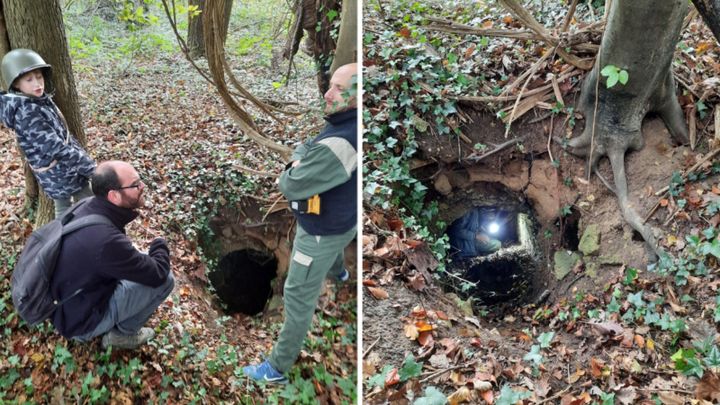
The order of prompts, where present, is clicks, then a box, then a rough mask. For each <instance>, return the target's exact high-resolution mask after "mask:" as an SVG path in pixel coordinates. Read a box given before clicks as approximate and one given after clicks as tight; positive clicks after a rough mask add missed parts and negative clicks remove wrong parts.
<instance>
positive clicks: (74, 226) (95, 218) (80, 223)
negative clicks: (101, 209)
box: [62, 214, 115, 236]
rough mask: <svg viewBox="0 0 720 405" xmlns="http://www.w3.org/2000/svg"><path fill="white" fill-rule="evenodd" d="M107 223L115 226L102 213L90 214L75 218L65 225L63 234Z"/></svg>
mask: <svg viewBox="0 0 720 405" xmlns="http://www.w3.org/2000/svg"><path fill="white" fill-rule="evenodd" d="M99 224H107V225H110V226H115V224H113V223H112V222H111V221H110V219H109V218H108V217H106V216H105V215H100V214H90V215H85V216H84V217H80V218H74V219H73V220H72V221H70V223H68V224H65V225H63V231H62V234H63V236H65V235H67V234H70V233H72V232H75V231H77V230H78V229H81V228H85V227H87V226H90V225H99Z"/></svg>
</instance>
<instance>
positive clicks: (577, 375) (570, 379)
mask: <svg viewBox="0 0 720 405" xmlns="http://www.w3.org/2000/svg"><path fill="white" fill-rule="evenodd" d="M584 375H585V371H584V370H580V369H578V370H575V373H573V375H571V376H570V377H568V379H567V382H568V384H575V383H576V382H577V381H578V380H579V379H580V377H582V376H584Z"/></svg>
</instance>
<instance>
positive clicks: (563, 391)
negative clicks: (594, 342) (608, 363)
mask: <svg viewBox="0 0 720 405" xmlns="http://www.w3.org/2000/svg"><path fill="white" fill-rule="evenodd" d="M575 3H577V0H575ZM571 387H572V385H568V386H567V387H565V389H564V390H562V391H560V392H558V393H557V394H555V395H553V396H551V397H550V398H545V399H543V400H542V401H540V402H537V403H538V404H544V403H545V402H550V401H552V400H553V399H555V398H560V397H561V396H562V395H563V394H564V393H566V392H567V391H568V390H569V389H570V388H571Z"/></svg>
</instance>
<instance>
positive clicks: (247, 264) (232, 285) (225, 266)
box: [208, 249, 278, 315]
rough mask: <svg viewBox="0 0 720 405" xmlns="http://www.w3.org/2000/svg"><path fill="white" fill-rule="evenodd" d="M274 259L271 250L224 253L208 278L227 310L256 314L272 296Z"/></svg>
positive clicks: (275, 264)
mask: <svg viewBox="0 0 720 405" xmlns="http://www.w3.org/2000/svg"><path fill="white" fill-rule="evenodd" d="M277 263H278V261H277V259H276V258H275V256H274V255H273V254H272V253H271V252H267V251H259V250H255V249H241V250H236V251H233V252H230V253H229V254H227V255H225V256H223V258H222V259H220V262H219V263H218V266H217V269H216V270H215V271H212V272H210V274H208V279H209V280H210V283H211V284H212V286H213V288H214V289H215V292H216V293H217V295H218V297H219V298H220V300H222V302H224V303H225V305H226V308H227V312H228V313H236V312H241V313H243V314H247V315H255V314H258V313H260V312H262V310H263V309H264V308H265V305H266V304H267V302H268V300H269V299H270V298H271V297H272V294H273V293H272V284H271V282H272V280H273V279H274V278H275V277H276V276H277Z"/></svg>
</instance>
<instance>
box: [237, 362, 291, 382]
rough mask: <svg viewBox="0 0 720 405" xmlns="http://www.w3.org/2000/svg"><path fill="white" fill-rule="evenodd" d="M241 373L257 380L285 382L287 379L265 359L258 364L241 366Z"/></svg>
mask: <svg viewBox="0 0 720 405" xmlns="http://www.w3.org/2000/svg"><path fill="white" fill-rule="evenodd" d="M243 373H244V374H245V375H246V376H248V377H250V378H252V379H253V380H255V381H257V382H266V383H273V384H287V382H288V379H287V378H285V376H284V375H282V373H280V372H279V371H277V370H275V368H274V367H273V366H272V365H270V362H269V361H267V360H265V361H263V362H262V363H260V364H257V365H253V366H245V367H243Z"/></svg>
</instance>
